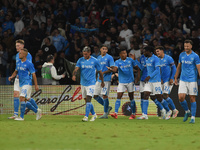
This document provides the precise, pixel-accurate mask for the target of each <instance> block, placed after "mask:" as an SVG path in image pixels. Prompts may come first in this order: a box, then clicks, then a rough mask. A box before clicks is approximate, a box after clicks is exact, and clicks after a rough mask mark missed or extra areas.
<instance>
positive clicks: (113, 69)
mask: <svg viewBox="0 0 200 150" xmlns="http://www.w3.org/2000/svg"><path fill="white" fill-rule="evenodd" d="M107 68H108V70H110V71H111V72H114V73H115V72H117V69H118V68H117V67H116V66H114V67H112V68H111V67H107Z"/></svg>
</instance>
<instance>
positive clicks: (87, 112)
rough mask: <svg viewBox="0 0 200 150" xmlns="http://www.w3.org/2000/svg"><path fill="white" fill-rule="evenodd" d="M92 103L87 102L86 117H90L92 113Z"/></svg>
mask: <svg viewBox="0 0 200 150" xmlns="http://www.w3.org/2000/svg"><path fill="white" fill-rule="evenodd" d="M90 104H91V102H87V103H86V107H85V116H86V117H88V116H89V113H90V110H91V105H90Z"/></svg>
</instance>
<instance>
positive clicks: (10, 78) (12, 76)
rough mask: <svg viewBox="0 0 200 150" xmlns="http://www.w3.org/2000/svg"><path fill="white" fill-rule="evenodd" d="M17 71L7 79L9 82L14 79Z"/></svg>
mask: <svg viewBox="0 0 200 150" xmlns="http://www.w3.org/2000/svg"><path fill="white" fill-rule="evenodd" d="M17 72H18V71H17V70H15V71H14V72H13V74H12V75H11V76H10V77H9V78H8V80H9V81H11V80H12V78H14V77H15V76H16V75H17Z"/></svg>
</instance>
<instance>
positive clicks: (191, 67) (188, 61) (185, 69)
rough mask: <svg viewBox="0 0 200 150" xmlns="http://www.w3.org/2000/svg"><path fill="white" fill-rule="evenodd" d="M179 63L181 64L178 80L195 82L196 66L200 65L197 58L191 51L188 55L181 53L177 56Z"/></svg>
mask: <svg viewBox="0 0 200 150" xmlns="http://www.w3.org/2000/svg"><path fill="white" fill-rule="evenodd" d="M179 63H181V76H180V80H182V81H185V82H196V81H197V75H198V71H197V67H196V65H198V64H200V60H199V56H198V55H197V54H196V53H195V52H193V51H192V53H191V54H189V55H187V54H186V52H182V53H181V54H180V56H179Z"/></svg>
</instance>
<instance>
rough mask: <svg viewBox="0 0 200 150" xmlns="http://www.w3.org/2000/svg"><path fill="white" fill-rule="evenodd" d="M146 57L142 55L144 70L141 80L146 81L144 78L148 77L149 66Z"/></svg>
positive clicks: (141, 61) (141, 62)
mask: <svg viewBox="0 0 200 150" xmlns="http://www.w3.org/2000/svg"><path fill="white" fill-rule="evenodd" d="M146 59H147V58H146V57H145V56H144V55H142V56H141V57H140V64H141V65H142V67H143V70H142V76H141V78H140V80H141V81H144V79H145V78H146V77H147V66H146Z"/></svg>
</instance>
